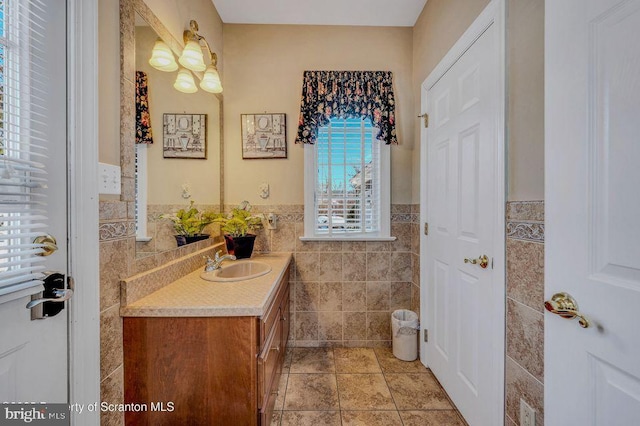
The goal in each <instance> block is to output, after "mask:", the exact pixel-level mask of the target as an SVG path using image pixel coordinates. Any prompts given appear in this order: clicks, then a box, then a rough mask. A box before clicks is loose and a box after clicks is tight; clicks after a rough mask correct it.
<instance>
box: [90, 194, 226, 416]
mask: <svg viewBox="0 0 640 426" xmlns="http://www.w3.org/2000/svg"><path fill="white" fill-rule="evenodd" d="M128 206H129V208H128ZM132 207H133V206H132V203H131V202H128V201H101V202H100V228H99V235H100V380H101V383H100V393H101V399H102V400H103V401H107V402H110V403H121V402H122V401H123V396H124V393H123V374H122V373H123V372H122V354H123V353H122V319H121V318H120V280H122V279H124V278H127V277H131V276H132V275H136V274H138V273H140V272H143V271H146V270H149V269H153V268H156V267H158V266H160V265H165V264H167V263H171V262H174V263H175V265H176V268H177V269H176V270H181V271H182V272H184V271H185V270H188V272H191V271H193V270H195V269H197V268H199V267H201V266H202V265H203V264H204V260H203V259H201V258H200V257H198V258H197V259H191V260H189V258H188V255H189V254H192V253H194V252H195V251H197V250H202V249H204V248H207V247H210V246H211V245H212V244H214V243H215V241H214V240H206V241H200V242H198V243H194V244H189V245H187V246H183V247H180V248H179V249H174V250H169V251H164V252H161V253H157V254H155V255H150V256H146V257H143V258H138V259H136V250H135V222H134V220H133V219H132V214H131V212H132ZM174 245H175V241H174ZM210 254H212V253H210ZM177 259H185V261H186V262H187V263H186V264H185V263H183V262H176V260H177ZM185 268H186V269H185ZM182 272H181V273H182ZM167 276H171V274H168V275H167ZM101 424H102V425H121V424H124V418H123V416H122V414H121V413H116V412H111V413H109V412H106V413H102V419H101Z"/></svg>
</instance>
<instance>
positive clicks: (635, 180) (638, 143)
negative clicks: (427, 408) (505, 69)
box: [544, 0, 640, 426]
mask: <svg viewBox="0 0 640 426" xmlns="http://www.w3.org/2000/svg"><path fill="white" fill-rule="evenodd" d="M545 32H546V40H545V45H546V46H545V49H546V50H545V67H546V69H545V81H546V90H545V97H546V101H545V122H546V124H545V126H546V135H545V151H546V153H545V155H546V159H545V161H546V164H545V173H546V188H545V197H546V203H545V204H546V212H545V217H546V234H547V235H546V236H545V240H546V241H545V296H546V299H547V300H550V299H551V297H552V296H553V295H554V294H556V293H559V292H566V293H569V294H570V295H571V296H573V298H574V299H575V301H576V302H577V303H578V307H579V310H580V311H581V312H582V314H584V316H586V318H587V319H588V320H589V321H590V326H589V328H582V327H580V326H579V324H578V321H576V320H567V319H563V318H561V317H560V316H557V315H554V314H552V313H550V312H547V313H546V316H545V380H544V383H545V424H546V425H548V426H554V425H567V424H574V425H606V426H628V425H637V424H640V327H639V324H640V321H639V320H638V312H640V119H639V117H640V43H639V41H640V0H625V1H620V0H565V1H553V2H547V3H546V19H545Z"/></svg>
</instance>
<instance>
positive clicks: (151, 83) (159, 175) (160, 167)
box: [135, 11, 222, 258]
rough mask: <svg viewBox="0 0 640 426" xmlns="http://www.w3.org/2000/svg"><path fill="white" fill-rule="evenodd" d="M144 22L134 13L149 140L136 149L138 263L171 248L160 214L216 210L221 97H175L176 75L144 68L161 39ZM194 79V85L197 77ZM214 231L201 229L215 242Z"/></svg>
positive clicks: (168, 227)
mask: <svg viewBox="0 0 640 426" xmlns="http://www.w3.org/2000/svg"><path fill="white" fill-rule="evenodd" d="M148 20H149V21H151V22H154V20H152V19H148ZM148 20H146V19H145V18H144V17H143V16H141V15H140V11H137V13H136V17H135V64H136V71H142V72H144V73H146V80H147V84H146V87H147V99H148V112H149V114H148V116H149V119H150V127H151V138H152V140H153V143H151V144H140V143H138V144H136V176H137V180H136V211H137V214H138V215H139V216H140V217H141V218H142V220H138V221H137V225H138V226H137V228H138V229H137V233H136V257H138V258H139V257H144V256H148V255H152V254H155V253H158V252H162V251H166V250H173V249H176V248H177V243H176V238H175V234H176V232H175V230H174V229H173V224H172V222H171V221H170V220H168V219H163V218H162V217H161V216H162V215H163V214H168V213H172V212H175V211H177V210H178V209H180V208H186V207H188V205H189V203H190V202H191V201H193V202H194V203H195V206H196V207H198V208H199V209H207V210H214V211H220V210H221V209H220V207H221V205H222V197H221V190H220V187H221V186H220V183H221V171H222V164H221V161H222V159H221V155H220V153H221V143H222V141H221V138H222V135H221V124H220V123H221V118H222V102H221V99H222V97H221V96H220V97H218V96H217V95H215V94H212V93H209V92H205V91H204V90H202V89H200V88H198V91H197V92H196V93H190V94H187V93H182V92H179V91H177V90H176V89H174V87H173V84H174V82H175V80H176V77H177V75H178V71H174V72H163V71H159V70H157V69H155V68H153V67H152V66H151V65H149V58H150V57H151V53H152V49H153V47H154V44H155V42H156V40H158V39H159V38H162V37H160V36H159V35H158V34H157V33H156V31H155V30H154V28H152V27H151V26H150V25H149V24H148V22H147V21H148ZM165 37H166V35H165ZM163 41H165V42H166V43H167V44H168V45H169V46H172V45H175V41H174V43H173V44H172V43H171V42H170V40H164V39H163ZM174 53H175V52H174ZM177 56H178V55H176V59H177ZM194 79H195V81H196V85H198V84H199V76H194ZM143 121H145V120H143ZM145 210H146V214H145ZM144 217H146V218H147V220H146V230H145V224H144ZM214 228H215V227H214V226H213V225H210V226H208V227H207V228H206V229H205V233H210V234H212V235H211V238H214V237H216V235H215V234H216V232H215V229H214Z"/></svg>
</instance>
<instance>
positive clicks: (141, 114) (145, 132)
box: [136, 71, 153, 144]
mask: <svg viewBox="0 0 640 426" xmlns="http://www.w3.org/2000/svg"><path fill="white" fill-rule="evenodd" d="M148 92H149V87H148V82H147V73H146V72H143V71H136V143H145V144H152V143H153V134H152V133H151V116H150V115H149V96H148Z"/></svg>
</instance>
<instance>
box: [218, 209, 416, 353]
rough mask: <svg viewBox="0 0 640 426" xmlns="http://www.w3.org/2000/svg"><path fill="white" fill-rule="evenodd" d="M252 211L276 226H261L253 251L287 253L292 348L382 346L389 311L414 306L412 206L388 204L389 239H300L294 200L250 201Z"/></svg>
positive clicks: (386, 343)
mask: <svg viewBox="0 0 640 426" xmlns="http://www.w3.org/2000/svg"><path fill="white" fill-rule="evenodd" d="M228 208H229V207H227V209H228ZM253 212H255V213H259V212H264V213H267V212H274V213H276V214H277V215H278V226H277V229H276V230H272V231H270V230H261V231H260V232H259V233H258V238H257V239H256V246H255V250H257V251H262V252H268V251H286V252H292V253H294V270H293V271H292V272H293V273H292V275H291V284H292V285H291V303H292V305H291V311H292V324H293V328H292V330H293V332H292V333H291V339H292V341H291V344H292V345H294V346H334V347H340V346H369V347H374V346H389V345H390V343H391V330H390V316H391V312H393V311H394V310H395V309H410V308H411V307H412V306H418V305H419V299H418V300H413V301H412V298H416V297H419V296H417V294H418V291H417V287H416V286H415V285H414V282H416V280H417V279H416V273H415V270H416V268H417V267H418V265H417V262H418V257H417V254H416V250H417V249H416V247H417V245H418V243H417V241H416V238H415V237H416V236H417V233H416V232H415V231H416V228H417V224H416V223H414V222H417V219H415V217H416V216H417V208H416V207H415V206H411V205H408V204H402V205H393V206H392V215H391V216H392V223H391V234H392V235H393V236H395V237H397V240H396V241H393V242H339V241H337V242H325V241H322V242H303V241H300V240H299V238H298V237H300V236H302V235H303V231H304V224H303V218H304V214H303V212H304V209H303V206H302V205H285V206H254V210H253Z"/></svg>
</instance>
